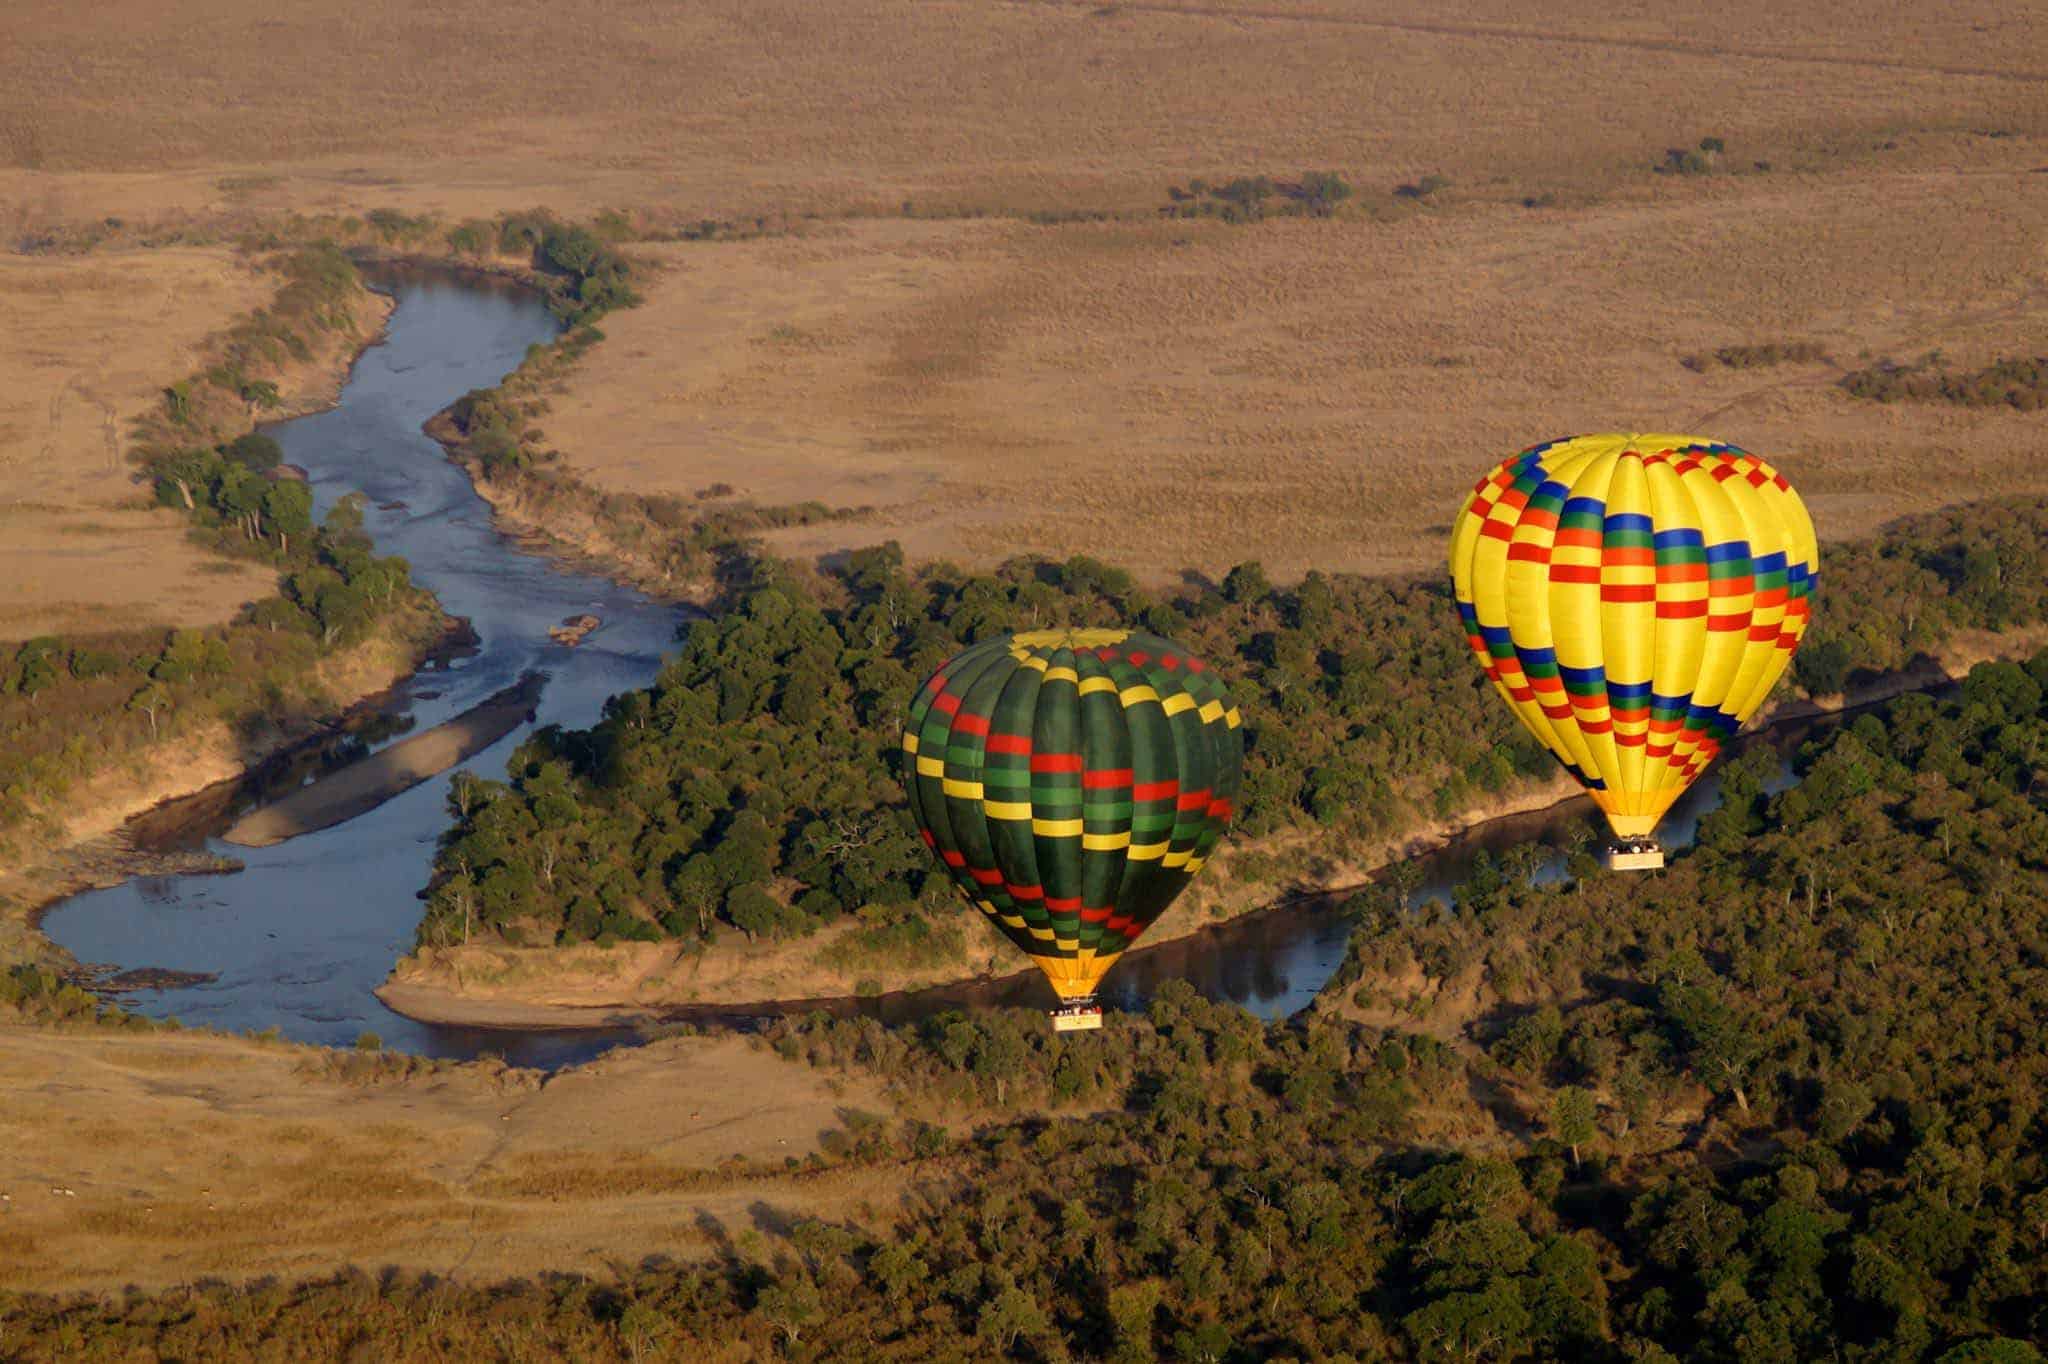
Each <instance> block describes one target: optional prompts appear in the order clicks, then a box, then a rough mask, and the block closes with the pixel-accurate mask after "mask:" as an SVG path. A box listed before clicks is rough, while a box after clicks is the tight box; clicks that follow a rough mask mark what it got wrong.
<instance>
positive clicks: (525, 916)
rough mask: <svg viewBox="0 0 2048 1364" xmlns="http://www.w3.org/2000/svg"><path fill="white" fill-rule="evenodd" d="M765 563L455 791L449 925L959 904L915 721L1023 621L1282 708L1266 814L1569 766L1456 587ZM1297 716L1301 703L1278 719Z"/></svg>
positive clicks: (640, 921)
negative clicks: (1492, 654)
mask: <svg viewBox="0 0 2048 1364" xmlns="http://www.w3.org/2000/svg"><path fill="white" fill-rule="evenodd" d="M747 571H748V572H749V573H750V575H751V576H750V577H748V578H747V580H746V581H745V582H743V583H741V584H739V585H737V586H736V587H735V589H734V590H733V592H732V601H731V603H730V606H729V609H727V610H725V611H724V612H722V613H721V614H720V615H719V616H718V617H716V618H714V619H710V620H703V621H698V622H696V623H694V624H692V625H691V626H690V627H689V628H688V629H687V631H686V632H685V634H684V636H683V639H682V649H681V652H680V654H679V655H678V656H677V657H676V658H675V659H673V660H672V661H671V662H670V663H669V664H667V665H666V666H665V667H664V668H663V670H662V673H661V675H660V676H659V677H658V678H657V679H656V682H655V684H654V686H653V687H651V688H649V689H648V690H646V691H642V692H634V693H629V694H627V695H624V696H620V697H616V698H614V699H613V700H612V701H611V702H610V703H609V704H608V705H607V707H606V714H605V718H604V720H603V721H602V722H601V723H600V724H599V725H597V726H596V727H595V728H594V729H592V730H589V731H583V732H564V731H560V730H548V731H543V732H541V733H539V734H537V735H535V736H534V737H533V738H532V739H531V740H530V741H529V742H528V743H527V744H526V745H524V746H523V747H522V748H521V749H520V750H519V752H518V753H517V754H516V755H515V756H514V758H513V760H512V764H511V771H512V774H513V775H512V780H511V781H510V782H480V781H464V782H463V783H461V784H460V785H459V786H458V787H457V788H455V790H454V792H453V795H452V803H453V804H454V806H455V814H456V820H455V823H454V824H453V826H452V827H451V828H450V830H449V832H448V834H447V836H446V838H445V840H444V844H443V848H442V851H441V854H440V857H439V859H438V862H437V880H436V884H435V886H434V889H433V892H432V896H431V898H430V900H429V905H428V910H427V913H426V916H425V918H424V919H423V921H422V924H421V928H420V941H421V943H422V944H423V945H424V944H432V945H439V944H444V943H447V942H451V941H460V940H463V939H466V938H470V937H473V936H474V935H475V934H476V933H478V932H479V931H482V932H486V933H491V934H494V935H497V936H501V937H505V938H507V939H509V940H511V941H515V942H519V941H523V942H529V943H532V942H553V941H564V942H573V941H583V940H586V939H589V938H596V939H597V940H599V941H604V940H606V939H607V938H608V937H609V938H633V937H650V938H651V937H673V938H679V939H682V940H684V941H685V942H691V943H698V944H708V943H709V942H710V941H711V940H712V939H713V938H714V937H715V935H716V934H717V933H718V932H719V931H720V929H721V928H728V929H733V928H736V929H738V930H740V931H742V932H744V933H746V934H747V935H749V936H750V937H759V936H763V935H767V936H776V937H789V936H797V935H801V934H803V933H807V932H809V931H811V930H812V929H815V928H817V927H818V926H820V925H822V924H825V923H828V922H831V921H833V920H835V919H837V918H839V917H840V916H842V915H847V914H860V915H861V916H863V918H864V919H865V920H866V921H867V924H868V927H869V928H870V929H871V930H875V931H877V932H880V931H883V930H886V929H887V928H888V927H889V926H890V925H892V924H898V923H902V922H905V921H907V919H908V918H909V917H910V916H912V915H914V914H916V912H917V908H918V905H919V903H920V902H923V903H924V904H926V905H927V906H939V905H944V906H950V905H951V903H952V901H951V898H950V896H951V892H950V890H949V889H948V888H947V885H946V883H945V881H944V879H943V878H941V877H934V876H932V875H931V865H930V862H929V858H928V855H927V854H926V853H925V851H924V849H923V847H922V845H921V844H919V843H918V841H917V840H916V838H915V836H914V834H913V832H912V830H911V828H910V825H909V823H908V816H907V814H906V812H905V810H904V807H903V802H902V799H901V794H900V790H899V787H898V782H897V775H896V770H895V762H896V754H897V750H898V745H899V742H900V733H899V730H898V725H899V723H900V717H901V715H902V714H903V711H904V707H905V705H906V703H907V702H908V699H909V697H910V694H911V691H912V689H913V688H914V687H915V686H916V685H917V683H918V682H919V681H920V680H921V679H922V678H923V677H924V676H925V675H927V674H928V673H929V672H930V671H931V670H933V669H934V668H936V667H937V666H938V665H939V664H940V663H941V662H943V661H944V660H945V659H946V658H947V657H949V656H950V655H951V654H952V653H954V652H956V651H957V650H959V649H960V648H961V647H963V646H964V645H966V644H968V643H971V642H973V641H974V640H977V639H982V638H986V637H987V636H989V635H992V634H998V633H1002V632H1005V631H1009V630H1016V629H1027V628H1041V627H1046V626H1052V625H1062V624H1097V625H1100V624H1109V623H1112V622H1118V621H1126V622H1136V623H1139V624H1142V625H1143V626H1144V627H1145V628H1147V629H1149V630H1153V631H1156V632H1159V633H1163V634H1166V635H1168V636H1169V637H1172V638H1176V639H1179V640H1181V641H1182V642H1184V643H1186V644H1188V645H1189V646H1190V647H1192V648H1194V649H1196V650H1197V651H1198V652H1199V653H1200V654H1201V655H1202V656H1203V657H1205V658H1208V659H1210V660H1211V661H1212V662H1213V663H1215V664H1216V666H1218V667H1219V668H1220V669H1222V670H1223V672H1224V673H1225V674H1226V675H1227V676H1228V677H1230V678H1231V680H1232V683H1233V686H1235V687H1236V688H1237V689H1238V695H1239V696H1240V699H1241V700H1242V701H1244V702H1245V703H1247V713H1248V714H1252V715H1253V716H1254V717H1255V718H1254V719H1253V721H1252V724H1253V728H1252V731H1251V734H1252V738H1251V743H1250V747H1249V755H1248V758H1247V772H1246V780H1245V786H1244V790H1243V792H1242V794H1241V796H1240V802H1239V809H1240V812H1241V813H1240V817H1239V818H1240V823H1241V826H1242V827H1244V828H1246V829H1248V830H1249V831H1250V832H1252V833H1266V832H1273V831H1276V830H1281V829H1286V828H1290V827H1296V826H1306V825H1310V824H1316V823H1320V824H1321V826H1322V827H1323V828H1325V829H1326V830H1328V831H1330V834H1331V835H1333V836H1334V837H1335V839H1336V840H1337V841H1338V842H1340V843H1341V842H1342V841H1343V840H1344V839H1347V838H1352V839H1355V838H1363V837H1369V836H1371V835H1372V834H1374V833H1376V832H1385V831H1387V830H1390V829H1393V828H1395V827H1398V826H1399V825H1400V824H1401V823H1402V822H1403V821H1405V820H1408V819H1411V818H1413V817H1414V816H1415V814H1416V812H1417V811H1418V809H1419V810H1422V811H1429V812H1437V811H1448V810H1453V809H1457V808H1459V807H1460V806H1461V805H1462V804H1463V803H1464V802H1466V801H1468V800H1470V799H1472V798H1474V797H1476V796H1478V795H1480V794H1483V793H1486V792H1493V791H1499V790H1501V789H1503V788H1504V787H1505V786H1506V785H1507V784H1509V783H1510V782H1512V781H1514V780H1515V779H1517V778H1518V777H1527V776H1529V775H1532V774H1536V773H1541V772H1544V771H1545V770H1546V768H1545V763H1546V762H1547V759H1546V758H1545V757H1544V755H1543V753H1542V751H1541V750H1540V749H1538V748H1537V747H1536V746H1535V745H1534V743H1533V742H1532V741H1529V740H1526V739H1524V738H1522V737H1520V735H1519V732H1518V731H1516V730H1515V729H1514V728H1513V727H1512V726H1511V724H1510V723H1509V721H1508V719H1507V716H1506V715H1505V714H1504V713H1503V711H1502V710H1501V708H1499V707H1497V706H1495V705H1493V704H1492V703H1491V698H1490V697H1483V696H1481V695H1480V694H1479V692H1478V690H1477V688H1476V687H1475V686H1474V685H1473V683H1474V681H1475V680H1476V679H1477V678H1478V673H1477V671H1476V669H1474V668H1473V667H1472V665H1471V662H1470V660H1469V659H1468V658H1466V657H1465V656H1464V653H1463V649H1464V645H1463V642H1462V640H1460V639H1459V638H1458V637H1457V634H1456V630H1455V613H1454V612H1452V611H1451V608H1450V605H1449V601H1448V597H1447V595H1446V591H1445V589H1443V588H1441V587H1440V586H1438V585H1436V584H1431V583H1424V582H1407V581H1376V580H1369V579H1362V578H1348V579H1337V580H1331V579H1325V578H1323V577H1321V576H1319V575H1316V576H1311V577H1310V578H1309V579H1308V580H1307V581H1306V582H1304V583H1303V584H1301V585H1300V586H1299V587H1298V588H1294V589H1286V590H1282V589H1276V588H1274V587H1272V586H1271V585H1270V584H1269V583H1267V582H1266V581H1265V579H1264V577H1263V575H1261V574H1260V573H1259V572H1258V570H1257V568H1256V567H1254V566H1246V567H1244V568H1241V569H1239V570H1237V571H1235V572H1233V573H1232V574H1231V575H1230V576H1229V577H1228V578H1227V579H1226V580H1225V582H1224V583H1223V584H1222V586H1221V587H1217V588H1209V589H1207V590H1205V591H1203V592H1202V593H1201V594H1200V595H1198V596H1183V597H1177V598H1174V599H1171V600H1166V599H1161V598H1159V597H1156V596H1155V595H1154V594H1152V593H1149V592H1146V591H1144V590H1143V589H1141V588H1139V587H1138V586H1136V584H1135V583H1134V582H1133V580H1132V579H1131V578H1130V577H1129V575H1127V574H1125V573H1123V572H1121V571H1120V570H1116V569H1112V568H1109V567H1107V566H1105V565H1103V564H1100V563H1098V562H1096V561H1094V560H1090V559H1086V558H1076V559H1073V560H1070V561H1068V562H1066V563H1064V564H1053V563H1046V562H1042V561H1027V560H1019V561H1016V562H1013V563H1011V564H1009V565H1006V566H1005V567H1004V568H1002V569H1000V570H998V571H996V572H994V573H990V574H969V573H964V572H960V571H957V570H948V569H945V568H937V569H932V570H929V571H926V572H924V573H922V574H918V575H912V574H910V573H908V572H907V571H906V570H905V568H904V565H903V557H902V555H901V553H900V552H899V551H898V550H896V549H895V547H894V546H889V547H885V548H881V549H873V550H865V551H861V552H859V553H857V554H855V555H853V556H852V557H851V559H850V560H849V562H848V564H847V566H846V568H845V569H844V570H843V571H842V572H841V573H840V574H838V575H837V576H835V577H833V578H831V579H826V580H820V579H812V578H805V577H802V576H800V575H799V574H798V573H797V572H796V571H795V570H793V569H791V568H789V567H788V566H784V565H778V564H776V563H773V562H771V561H766V560H752V561H749V563H748V566H747ZM1440 615H1442V616H1444V617H1446V618H1448V619H1449V620H1451V621H1452V622H1453V625H1452V626H1449V627H1447V626H1445V625H1444V624H1443V622H1442V621H1441V620H1439V619H1438V617H1439V616H1440ZM1272 713H1277V714H1278V715H1280V716H1283V717H1285V718H1286V722H1285V723H1279V722H1264V723H1262V722H1261V721H1260V720H1259V719H1257V718H1256V717H1257V716H1258V715H1260V714H1272ZM1387 774H1392V775H1391V776H1389V775H1387ZM912 936H914V935H912Z"/></svg>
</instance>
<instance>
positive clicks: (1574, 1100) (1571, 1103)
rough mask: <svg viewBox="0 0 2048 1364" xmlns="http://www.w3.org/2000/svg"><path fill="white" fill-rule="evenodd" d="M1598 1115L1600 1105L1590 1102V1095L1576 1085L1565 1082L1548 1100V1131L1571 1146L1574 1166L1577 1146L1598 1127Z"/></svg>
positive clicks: (1592, 1134)
mask: <svg viewBox="0 0 2048 1364" xmlns="http://www.w3.org/2000/svg"><path fill="white" fill-rule="evenodd" d="M1598 1119H1599V1109H1598V1107H1597V1106H1596V1105H1595V1104H1594V1102H1593V1096H1592V1095H1591V1094H1589V1093H1587V1092H1586V1091H1585V1090H1583V1089H1580V1088H1579V1087H1578V1086H1577V1085H1566V1086H1565V1087H1564V1088H1563V1089H1560V1090H1558V1091H1557V1097H1556V1098H1555V1099H1554V1100H1552V1102H1551V1105H1550V1131H1551V1134H1552V1135H1553V1136H1555V1137H1556V1138H1557V1139H1558V1140H1559V1141H1561V1142H1563V1143H1564V1144H1565V1145H1566V1146H1568V1147H1570V1148H1571V1153H1572V1167H1573V1168H1574V1169H1577V1168H1578V1164H1579V1147H1580V1146H1582V1145H1584V1144H1585V1143H1587V1142H1589V1141H1591V1140H1592V1139H1593V1136H1594V1134H1595V1133H1596V1132H1597V1131H1598V1130H1599V1128H1598V1126H1597V1123H1598Z"/></svg>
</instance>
